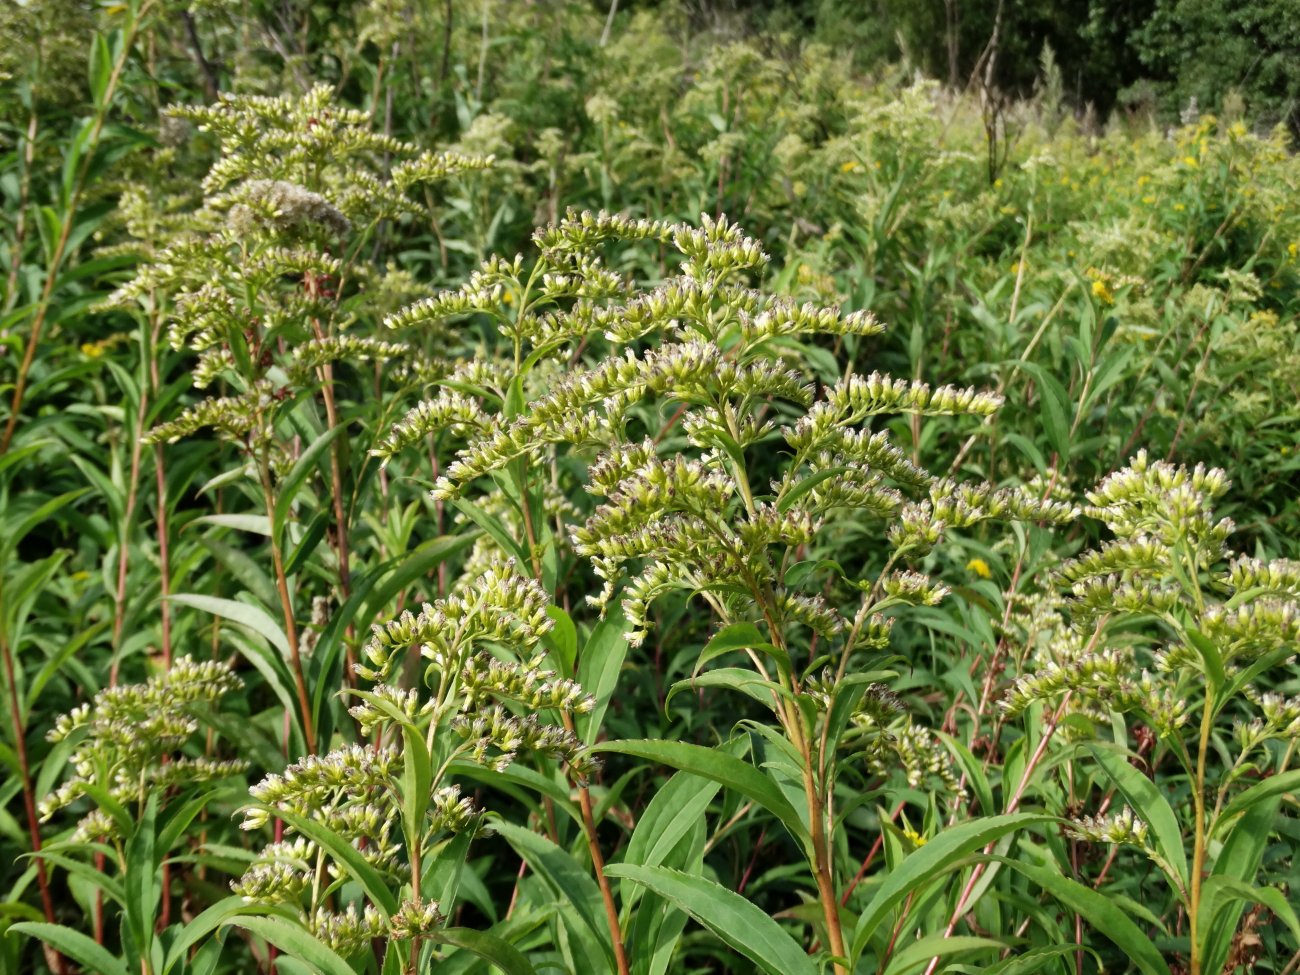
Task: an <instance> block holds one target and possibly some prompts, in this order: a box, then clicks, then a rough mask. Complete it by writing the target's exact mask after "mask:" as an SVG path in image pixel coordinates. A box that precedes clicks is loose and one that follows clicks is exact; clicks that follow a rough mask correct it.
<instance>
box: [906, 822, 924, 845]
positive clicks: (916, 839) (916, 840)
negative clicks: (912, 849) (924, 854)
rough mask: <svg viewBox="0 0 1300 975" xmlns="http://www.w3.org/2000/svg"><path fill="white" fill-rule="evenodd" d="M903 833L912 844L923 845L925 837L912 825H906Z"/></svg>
mask: <svg viewBox="0 0 1300 975" xmlns="http://www.w3.org/2000/svg"><path fill="white" fill-rule="evenodd" d="M903 835H904V836H905V837H907V839H908V840H909V841H910V842H911V844H912V845H913V846H925V837H924V836H922V835H921V834H920V833H918V832H917V831H916V830H914V829H912V827H910V826H908V827H906V828H905V829H904V830H903Z"/></svg>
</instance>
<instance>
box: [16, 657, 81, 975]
mask: <svg viewBox="0 0 1300 975" xmlns="http://www.w3.org/2000/svg"><path fill="white" fill-rule="evenodd" d="M0 659H3V661H4V668H5V681H6V683H8V685H9V716H10V719H11V720H12V721H13V726H14V752H15V753H16V754H17V757H18V777H19V779H20V781H21V782H22V789H23V812H24V813H25V814H26V818H27V834H28V836H29V837H30V839H31V843H32V853H33V854H34V855H35V857H36V884H37V886H38V887H39V888H40V891H41V908H42V909H43V910H44V912H45V920H46V921H48V922H49V923H50V924H55V923H56V920H55V914H54V897H53V895H52V894H51V893H50V879H49V876H48V875H47V874H46V872H45V860H44V859H43V858H42V857H41V856H40V852H41V828H40V824H39V820H38V819H37V816H36V790H35V788H34V787H33V785H32V768H31V763H30V762H29V761H28V758H27V728H26V725H25V723H24V722H23V718H22V705H21V704H20V703H19V701H18V684H17V683H16V680H15V674H14V657H13V651H12V649H10V647H9V641H8V640H7V639H5V637H4V635H3V634H0ZM46 956H47V958H48V959H49V961H50V962H51V965H50V967H51V968H53V969H54V971H55V972H56V973H58V975H62V973H63V972H65V971H66V970H67V966H66V965H65V964H64V961H63V956H62V955H60V954H59V953H58V952H57V951H55V950H54V949H53V948H50V947H47V948H46Z"/></svg>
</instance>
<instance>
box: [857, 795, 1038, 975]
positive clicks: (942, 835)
mask: <svg viewBox="0 0 1300 975" xmlns="http://www.w3.org/2000/svg"><path fill="white" fill-rule="evenodd" d="M1054 821H1055V819H1054V817H1052V816H1041V815H1038V814H1035V813H1011V814H1009V815H1005V816H989V817H987V818H984V819H972V820H970V821H969V822H965V823H959V824H957V825H956V826H950V827H948V828H947V829H944V830H942V831H940V832H939V833H938V834H937V835H936V836H932V837H930V838H929V839H928V840H927V841H926V843H925V845H924V846H922V847H920V848H919V849H917V850H916V851H915V852H913V853H911V854H910V855H909V856H907V857H906V858H905V859H904V860H903V862H902V863H900V864H899V865H898V866H897V867H895V868H894V869H893V870H891V871H890V872H889V874H888V876H886V877H885V879H884V882H883V883H882V884H881V885H880V886H879V887H878V888H877V889H876V894H875V896H874V897H873V898H872V899H871V903H870V904H868V905H867V907H866V909H865V910H864V911H863V912H862V916H861V917H859V918H858V924H857V927H856V928H855V929H854V931H853V947H852V953H851V955H850V957H851V958H852V959H853V960H854V961H855V962H856V960H857V959H858V958H859V957H860V956H861V955H862V952H863V950H864V949H865V948H866V947H867V942H868V941H869V940H870V938H871V935H872V934H873V933H875V930H876V928H877V927H878V926H879V925H880V924H881V922H882V921H884V920H885V918H886V917H887V916H888V915H889V913H890V912H891V911H892V910H893V909H894V908H895V907H897V906H898V904H900V903H901V902H902V901H903V900H904V898H906V897H907V895H908V894H911V893H913V892H915V891H917V890H919V889H920V888H921V887H923V886H924V885H925V884H928V883H929V882H930V881H931V880H933V879H934V878H935V877H938V876H940V875H941V874H944V873H948V872H949V871H951V870H955V869H957V868H958V867H960V866H961V865H962V862H963V860H964V859H965V858H966V857H967V856H969V855H970V854H972V853H974V852H975V851H976V850H981V849H983V848H984V847H986V846H988V845H989V844H990V843H993V842H995V841H997V840H999V839H1001V838H1002V837H1003V836H1006V835H1007V834H1008V833H1011V832H1014V831H1015V830H1018V829H1023V828H1024V827H1026V826H1033V825H1037V824H1039V823H1048V822H1054ZM966 906H967V907H968V908H969V907H970V906H971V905H970V904H967V905H966Z"/></svg>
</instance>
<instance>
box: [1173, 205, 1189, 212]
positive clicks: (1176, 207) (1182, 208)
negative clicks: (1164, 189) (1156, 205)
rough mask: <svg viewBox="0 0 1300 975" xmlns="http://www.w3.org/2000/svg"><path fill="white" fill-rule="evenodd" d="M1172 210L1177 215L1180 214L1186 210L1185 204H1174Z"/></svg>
mask: <svg viewBox="0 0 1300 975" xmlns="http://www.w3.org/2000/svg"><path fill="white" fill-rule="evenodd" d="M1174 209H1175V210H1177V211H1178V212H1179V213H1182V212H1183V211H1184V210H1186V209H1187V204H1186V203H1175V204H1174Z"/></svg>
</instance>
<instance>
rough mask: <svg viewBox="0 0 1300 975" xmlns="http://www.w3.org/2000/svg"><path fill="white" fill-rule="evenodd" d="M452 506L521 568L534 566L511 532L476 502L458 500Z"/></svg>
mask: <svg viewBox="0 0 1300 975" xmlns="http://www.w3.org/2000/svg"><path fill="white" fill-rule="evenodd" d="M450 504H451V506H452V507H453V508H455V509H456V510H457V511H459V512H460V513H461V514H462V515H464V516H465V517H466V518H468V519H469V520H470V521H472V522H474V524H476V525H478V526H479V528H482V529H483V531H485V532H487V534H488V536H489V537H490V538H491V539H492V540H493V541H494V542H496V543H497V544H498V545H500V546H501V548H502V549H503V550H504V551H505V552H506V553H507V554H508V555H510V556H512V557H513V558H514V560H515V561H516V562H518V563H519V564H520V565H521V566H526V565H531V564H532V561H531V560H530V559H529V558H528V552H527V551H525V550H524V547H523V546H522V545H520V544H519V543H518V542H516V541H515V540H514V539H513V538H511V537H510V532H508V531H507V530H506V527H505V526H504V525H503V524H501V522H500V521H498V520H497V519H496V518H493V517H492V516H491V515H489V514H488V513H487V512H486V511H484V510H483V509H482V508H480V507H479V506H478V505H476V504H474V502H472V501H467V500H465V499H464V498H456V499H454V500H453V501H451V502H450Z"/></svg>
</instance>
